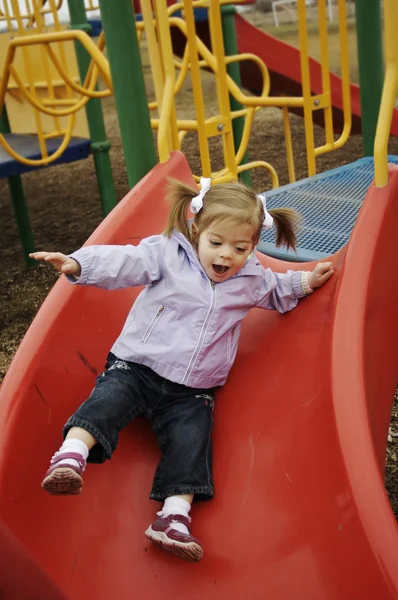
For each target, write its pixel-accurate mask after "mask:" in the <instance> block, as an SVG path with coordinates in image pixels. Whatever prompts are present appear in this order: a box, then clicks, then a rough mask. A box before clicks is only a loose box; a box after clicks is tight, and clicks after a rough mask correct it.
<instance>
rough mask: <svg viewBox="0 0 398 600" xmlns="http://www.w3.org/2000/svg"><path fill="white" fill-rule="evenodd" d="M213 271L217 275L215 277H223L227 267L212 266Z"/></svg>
mask: <svg viewBox="0 0 398 600" xmlns="http://www.w3.org/2000/svg"><path fill="white" fill-rule="evenodd" d="M212 267H213V271H214V272H215V273H217V275H224V273H226V272H227V271H228V267H226V266H225V265H212Z"/></svg>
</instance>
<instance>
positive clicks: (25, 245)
mask: <svg viewBox="0 0 398 600" xmlns="http://www.w3.org/2000/svg"><path fill="white" fill-rule="evenodd" d="M0 131H1V133H10V124H9V122H8V116H7V110H6V107H5V105H4V107H3V112H2V113H1V115H0ZM8 188H9V190H10V196H11V201H12V205H13V208H14V214H15V221H16V223H17V228H18V233H19V239H20V241H21V246H22V252H23V257H24V261H25V264H26V266H27V267H32V266H34V265H37V261H35V260H33V258H29V252H34V251H35V242H34V238H33V233H32V228H31V226H30V220H29V214H28V209H27V207H26V201H25V194H24V191H23V186H22V178H21V176H20V175H11V176H10V177H9V178H8Z"/></svg>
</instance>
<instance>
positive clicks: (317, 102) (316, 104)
mask: <svg viewBox="0 0 398 600" xmlns="http://www.w3.org/2000/svg"><path fill="white" fill-rule="evenodd" d="M320 103H321V101H320V100H319V98H317V99H316V100H314V106H319V105H320Z"/></svg>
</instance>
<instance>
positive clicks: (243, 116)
mask: <svg viewBox="0 0 398 600" xmlns="http://www.w3.org/2000/svg"><path fill="white" fill-rule="evenodd" d="M307 4H308V3H307V2H306V1H305V0H299V1H298V3H297V11H298V26H299V41H300V48H299V49H296V48H294V47H292V46H289V45H288V44H285V43H283V42H282V41H280V40H278V39H276V38H274V37H272V36H270V35H269V34H267V33H265V32H262V31H260V30H259V29H257V28H255V27H253V26H252V25H250V23H248V22H247V21H246V20H245V19H244V17H242V16H240V15H236V14H235V11H234V9H233V7H231V6H228V7H227V6H223V7H222V17H221V19H220V16H219V14H220V13H219V11H218V9H217V3H214V4H213V5H212V9H206V8H203V7H205V6H206V3H204V2H202V3H201V2H194V3H193V4H192V6H193V7H194V9H195V22H194V20H193V19H192V17H191V15H192V7H191V2H186V3H179V4H177V5H175V4H173V3H170V6H169V9H168V12H169V15H170V17H171V18H170V19H169V22H168V24H169V28H170V34H168V31H167V28H166V13H165V3H164V2H155V3H154V6H155V7H157V8H156V10H155V17H156V16H157V13H159V14H162V19H161V24H160V27H161V28H162V33H161V34H160V35H159V38H160V39H159V40H157V38H156V35H155V33H154V30H155V29H156V26H157V25H156V24H154V23H153V22H152V10H151V6H152V5H151V3H150V2H148V0H146V1H145V2H142V3H141V8H140V10H142V12H143V17H144V18H143V22H141V23H139V24H138V25H137V27H138V29H139V31H140V32H142V31H143V30H144V29H145V31H146V35H147V44H148V51H149V58H150V64H151V69H152V73H153V74H154V89H155V96H156V98H155V100H156V101H155V102H150V104H149V108H150V110H154V109H156V108H159V107H160V112H161V113H162V112H163V113H164V110H165V109H166V108H167V110H166V115H165V117H164V120H163V124H162V121H161V120H160V121H159V120H158V119H152V120H151V123H152V126H153V127H155V128H159V133H158V151H159V156H160V159H161V160H164V159H165V158H167V156H168V153H169V152H170V150H172V149H179V148H180V147H181V141H182V139H183V137H184V135H185V133H186V132H187V130H189V131H198V137H199V148H200V153H201V158H202V171H203V173H206V174H210V172H211V164H210V156H209V146H208V141H209V138H210V137H215V136H220V137H222V138H223V148H224V154H225V165H226V166H225V169H224V170H222V171H221V172H220V173H213V177H214V178H215V180H216V181H217V180H219V181H221V180H222V178H228V177H230V178H236V176H237V174H238V173H241V172H242V171H243V170H246V169H249V168H250V167H251V166H249V165H246V164H244V163H245V162H247V153H246V148H247V142H248V139H249V135H250V128H251V123H252V119H253V114H254V111H256V110H257V109H258V108H259V106H260V105H261V106H280V107H281V108H282V109H283V116H284V131H285V139H286V153H287V162H288V173H289V180H290V182H293V181H295V168H294V158H293V151H292V141H291V134H290V125H289V111H292V112H300V111H301V113H303V115H304V120H305V138H306V149H307V163H308V174H309V175H310V176H311V175H313V174H315V172H316V159H317V157H318V156H321V155H322V154H325V153H326V152H329V151H332V150H335V149H338V148H339V147H341V146H342V145H343V144H344V143H345V142H346V140H347V139H348V137H349V135H350V131H351V130H353V131H358V130H361V127H362V125H363V128H364V131H363V133H364V150H365V154H367V155H369V154H371V153H372V145H373V140H374V134H375V127H376V121H377V114H378V107H379V103H380V95H381V73H382V71H381V68H380V65H379V64H378V62H379V61H378V57H379V53H380V52H381V41H380V39H379V38H378V35H380V34H378V28H379V26H380V17H379V19H377V11H375V10H374V8H372V6H370V5H369V6H368V8H367V9H366V10H369V11H372V15H373V18H372V28H369V26H368V27H367V28H366V26H365V27H364V26H363V25H362V24H359V25H358V26H357V29H358V40H359V47H360V48H362V47H363V39H364V38H367V39H369V40H372V41H373V42H374V48H375V52H374V55H373V56H372V57H369V55H368V53H365V54H364V52H360V58H361V64H363V63H365V69H366V70H368V72H369V74H370V77H371V78H373V82H374V85H373V88H372V90H369V89H368V87H367V82H366V81H365V84H364V87H365V89H366V90H367V94H362V98H361V103H362V105H363V110H364V118H363V119H361V108H360V88H359V87H358V86H357V85H353V84H350V82H349V64H348V50H347V20H346V4H345V2H344V1H342V0H341V1H339V2H338V3H337V5H336V7H335V8H336V13H337V16H338V24H339V31H340V54H341V69H340V71H341V75H342V76H341V78H340V77H339V76H337V75H336V74H334V73H331V72H330V67H329V55H328V25H327V14H328V13H327V2H326V0H320V1H319V2H318V3H317V6H318V10H317V12H318V26H319V42H320V56H321V58H320V63H318V62H317V61H315V60H314V59H312V58H311V57H310V56H309V48H308V47H309V43H308V19H307ZM181 8H184V15H185V22H183V21H182V20H180V19H177V18H176V17H175V16H174V17H173V14H174V13H176V11H177V10H180V9H181ZM212 10H213V12H212ZM361 10H362V9H361V8H360V9H358V14H359V18H361ZM209 30H210V31H209ZM170 37H171V39H172V44H170ZM198 37H199V38H200V39H198ZM187 40H188V42H187ZM378 41H379V44H378V43H377V42H378ZM203 42H204V44H203ZM209 48H211V49H212V50H211V51H210V50H209ZM224 49H225V53H224ZM173 52H177V54H179V55H180V56H182V57H183V60H182V61H181V62H178V61H176V60H175V57H174V56H173ZM211 52H212V54H211ZM225 54H227V57H226V58H224V56H225ZM231 54H232V56H231ZM188 65H191V77H192V87H193V95H194V102H195V108H196V122H195V121H194V120H191V121H187V120H185V121H180V120H179V119H178V115H176V113H175V109H174V101H173V98H172V95H173V94H172V92H171V90H173V93H174V95H175V96H177V95H178V92H179V90H180V89H181V86H182V84H183V81H184V78H185V77H186V76H187V73H188ZM175 67H177V68H178V69H179V71H177V77H176V78H175ZM199 67H200V68H202V69H207V70H211V71H213V72H214V73H216V78H215V79H216V80H215V86H217V94H218V101H219V114H218V115H216V114H212V115H211V116H210V118H206V116H205V106H204V102H203V96H202V88H201V79H200V69H199ZM362 70H363V68H362ZM164 74H166V75H164ZM362 79H363V77H362ZM241 80H242V83H243V86H244V87H245V88H246V89H249V90H252V91H254V92H255V93H256V94H257V95H259V96H260V98H259V99H257V100H256V99H254V98H253V97H248V96H247V95H245V94H243V93H242V91H241V90H240V89H239V88H240V81H241ZM218 81H220V82H221V83H220V84H219V85H217V82H218ZM173 82H174V84H173ZM164 90H165V92H164ZM227 91H228V92H229V98H230V104H229V102H228V100H227V98H226V96H227ZM270 96H276V98H271V97H270ZM162 102H164V105H162ZM256 103H257V104H256ZM230 106H231V110H230ZM161 119H162V115H161ZM242 122H244V125H243V124H242ZM314 122H317V123H319V124H322V125H323V126H324V127H325V142H324V144H323V145H321V146H320V147H318V148H315V145H314V129H313V123H314ZM231 131H233V136H232V135H231ZM336 132H340V134H341V135H340V137H339V138H338V139H335V134H336ZM397 132H398V113H397V111H395V113H394V119H393V125H392V133H393V134H396V133H397ZM231 137H232V138H233V143H232V142H231ZM231 146H234V147H231ZM234 151H235V152H234ZM234 153H235V157H234ZM257 166H260V165H257ZM261 166H265V167H266V168H267V169H269V170H270V171H271V173H272V183H273V186H275V185H276V184H277V176H276V173H275V172H273V170H272V167H271V166H270V165H268V164H262V165H261ZM219 177H221V179H218V178H219Z"/></svg>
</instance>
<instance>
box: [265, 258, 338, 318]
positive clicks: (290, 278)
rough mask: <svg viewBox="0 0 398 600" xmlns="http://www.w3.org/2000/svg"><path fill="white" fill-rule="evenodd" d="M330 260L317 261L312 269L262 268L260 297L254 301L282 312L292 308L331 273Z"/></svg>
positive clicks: (319, 285)
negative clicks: (274, 270) (281, 271)
mask: <svg viewBox="0 0 398 600" xmlns="http://www.w3.org/2000/svg"><path fill="white" fill-rule="evenodd" d="M333 273H334V269H333V265H332V263H330V262H325V263H318V264H317V265H316V266H315V268H314V270H313V271H287V273H274V272H273V271H271V269H264V277H263V281H262V285H261V287H260V289H259V292H260V297H259V299H258V301H257V303H256V306H258V307H259V308H267V309H276V310H277V311H279V312H281V313H284V312H287V311H289V310H292V309H293V308H294V307H295V306H296V305H297V303H298V301H299V300H300V298H304V297H305V296H308V294H311V292H313V291H314V290H315V289H316V288H318V287H321V286H322V285H323V284H324V283H326V281H328V279H330V277H331V276H332V275H333Z"/></svg>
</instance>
